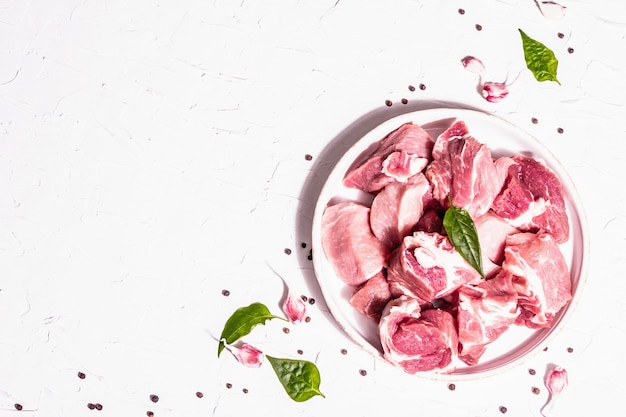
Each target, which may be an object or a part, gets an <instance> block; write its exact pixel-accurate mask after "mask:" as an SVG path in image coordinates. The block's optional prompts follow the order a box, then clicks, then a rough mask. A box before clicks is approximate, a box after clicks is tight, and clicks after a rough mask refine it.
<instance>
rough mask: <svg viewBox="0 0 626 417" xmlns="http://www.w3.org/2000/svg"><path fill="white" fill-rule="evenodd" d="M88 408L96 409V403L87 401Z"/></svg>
mask: <svg viewBox="0 0 626 417" xmlns="http://www.w3.org/2000/svg"><path fill="white" fill-rule="evenodd" d="M87 408H89V409H90V410H95V409H96V405H95V404H93V403H87Z"/></svg>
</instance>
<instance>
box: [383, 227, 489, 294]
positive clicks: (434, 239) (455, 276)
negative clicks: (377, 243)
mask: <svg viewBox="0 0 626 417" xmlns="http://www.w3.org/2000/svg"><path fill="white" fill-rule="evenodd" d="M480 279H481V276H480V274H479V273H478V272H476V270H475V269H474V268H473V267H472V266H470V265H469V264H468V263H467V261H465V259H463V258H462V257H461V255H460V254H459V253H458V252H457V251H456V249H455V248H454V247H453V246H452V244H451V243H450V241H449V240H448V238H447V237H446V236H442V235H440V234H438V233H427V232H419V231H418V232H415V233H413V235H410V236H407V237H405V238H404V239H403V241H402V244H401V245H400V246H399V247H398V248H397V249H396V250H395V251H393V252H392V254H391V256H390V258H389V266H388V268H387V280H388V281H389V285H390V286H391V287H392V292H393V293H398V292H402V293H404V294H407V295H411V296H413V297H415V298H419V299H422V300H425V301H431V300H434V299H436V298H440V297H444V296H446V295H448V294H450V293H452V292H453V291H454V290H456V289H457V288H459V287H460V286H461V285H463V284H467V283H469V282H479V281H480Z"/></svg>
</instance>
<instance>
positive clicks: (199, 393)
mask: <svg viewBox="0 0 626 417" xmlns="http://www.w3.org/2000/svg"><path fill="white" fill-rule="evenodd" d="M196 397H198V398H202V397H204V394H203V393H201V392H200V391H198V392H196Z"/></svg>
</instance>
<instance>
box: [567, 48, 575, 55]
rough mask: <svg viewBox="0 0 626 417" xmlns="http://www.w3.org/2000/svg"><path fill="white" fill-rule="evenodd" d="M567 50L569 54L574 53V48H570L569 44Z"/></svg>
mask: <svg viewBox="0 0 626 417" xmlns="http://www.w3.org/2000/svg"><path fill="white" fill-rule="evenodd" d="M567 52H569V53H570V54H573V53H574V48H572V47H571V46H570V47H569V48H567Z"/></svg>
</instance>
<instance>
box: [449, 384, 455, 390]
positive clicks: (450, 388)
mask: <svg viewBox="0 0 626 417" xmlns="http://www.w3.org/2000/svg"><path fill="white" fill-rule="evenodd" d="M448 389H449V390H450V391H454V390H455V389H456V385H455V384H448Z"/></svg>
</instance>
